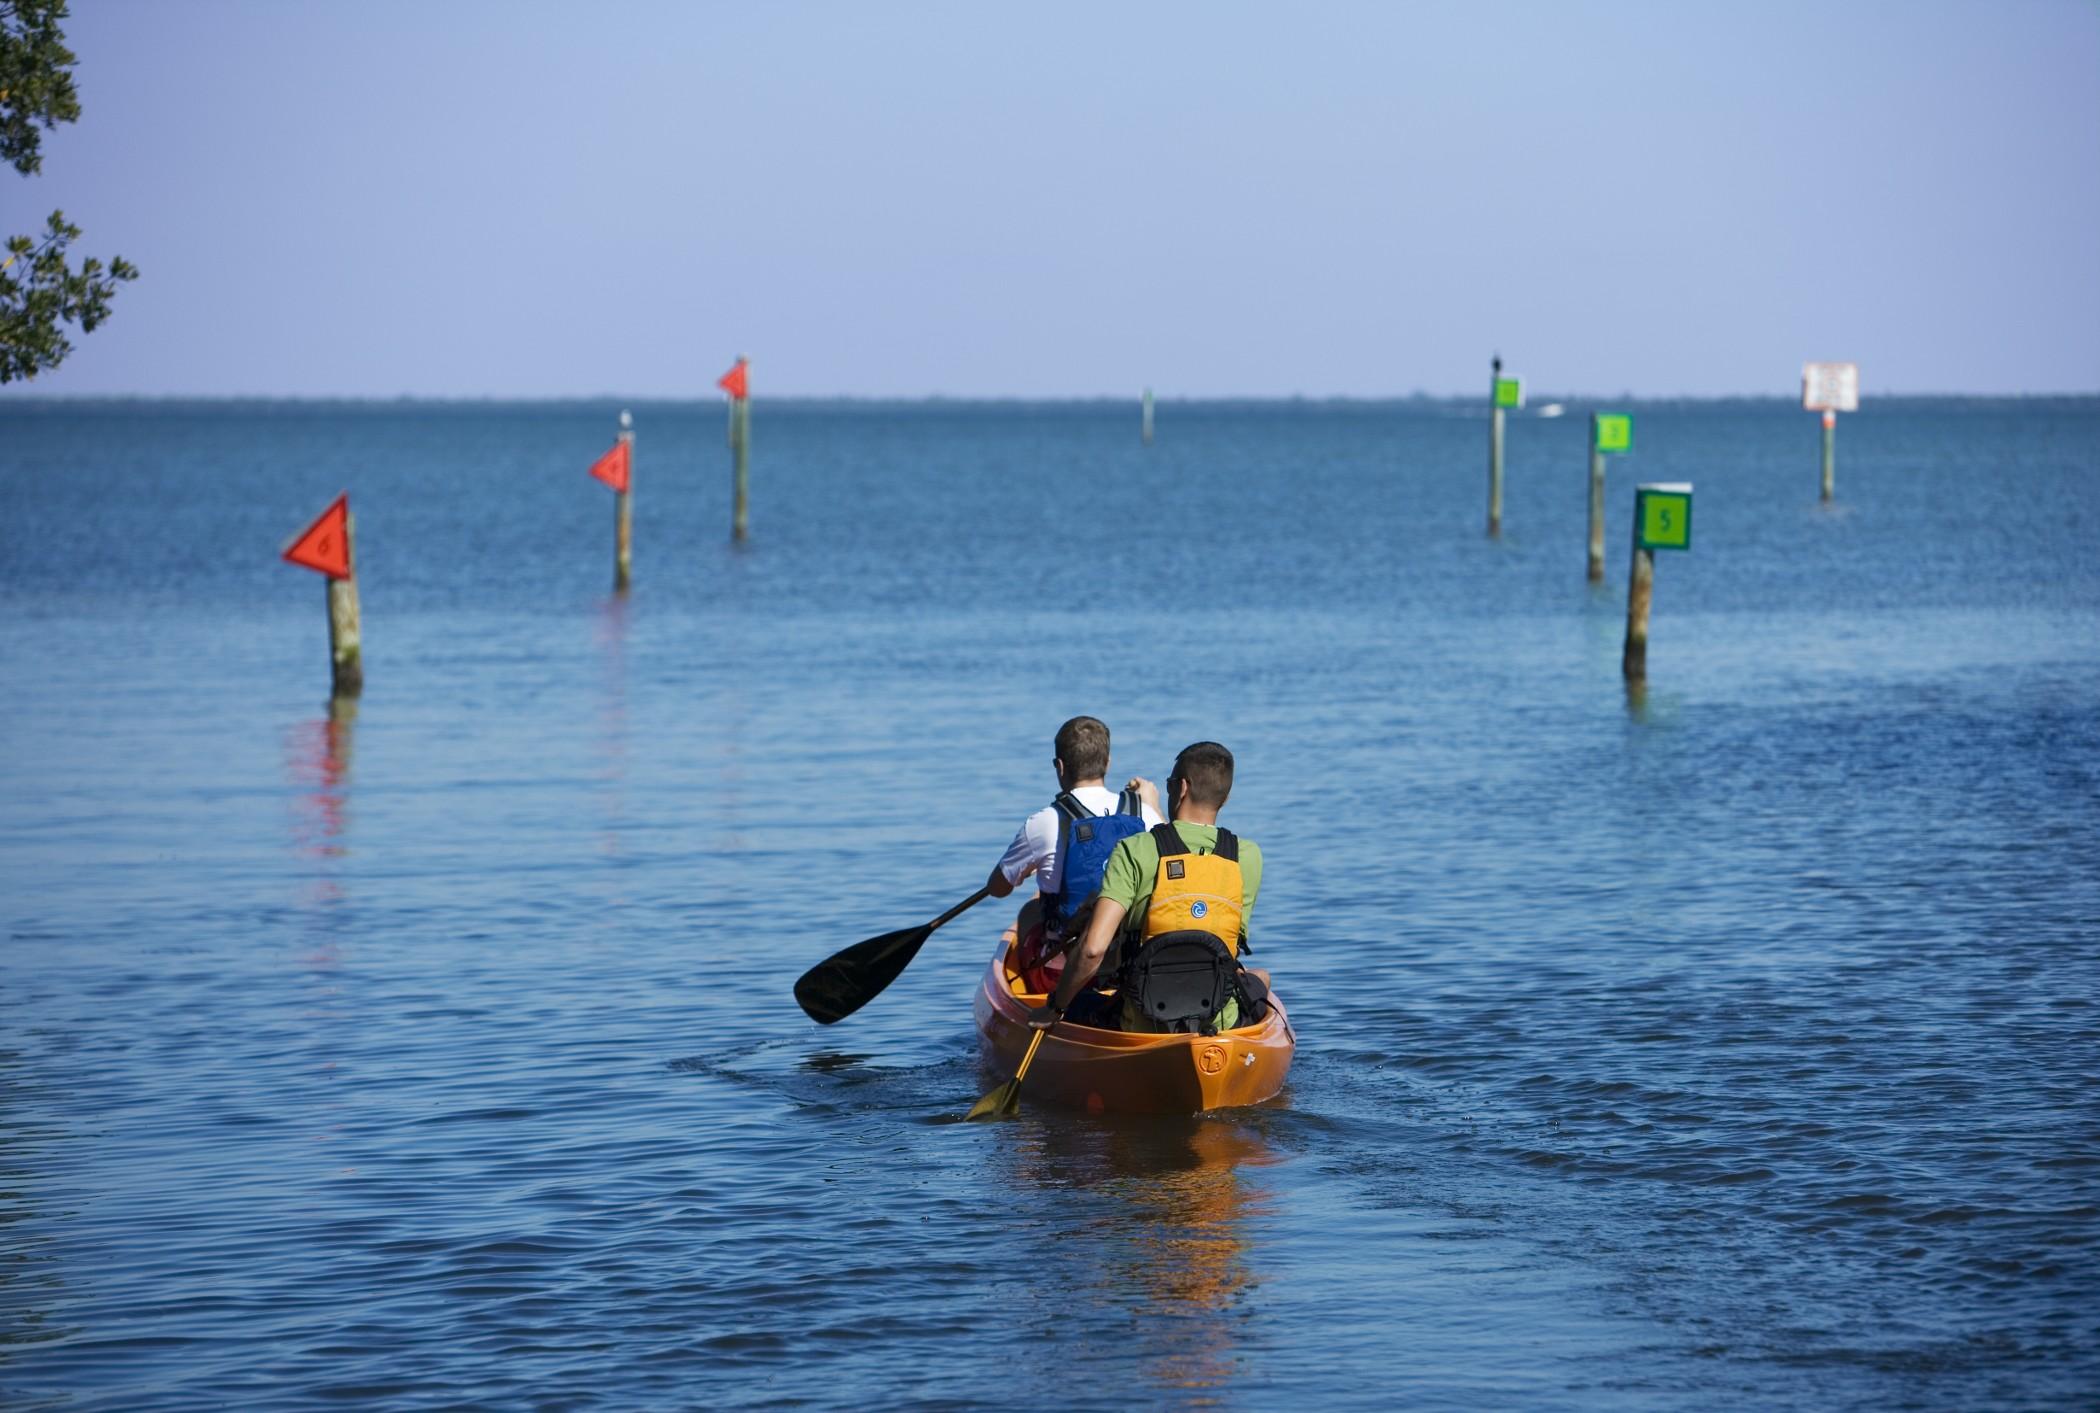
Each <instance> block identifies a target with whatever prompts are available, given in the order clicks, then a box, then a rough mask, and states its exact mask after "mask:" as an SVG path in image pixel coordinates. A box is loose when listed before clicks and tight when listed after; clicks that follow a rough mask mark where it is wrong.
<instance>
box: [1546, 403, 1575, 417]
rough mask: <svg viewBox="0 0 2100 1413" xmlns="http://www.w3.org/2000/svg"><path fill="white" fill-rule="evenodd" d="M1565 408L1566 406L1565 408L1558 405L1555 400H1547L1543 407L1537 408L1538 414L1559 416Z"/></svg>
mask: <svg viewBox="0 0 2100 1413" xmlns="http://www.w3.org/2000/svg"><path fill="white" fill-rule="evenodd" d="M1567 410H1568V409H1567V408H1565V407H1563V406H1561V405H1560V404H1559V403H1557V402H1549V403H1547V404H1546V405H1545V406H1544V407H1541V408H1540V409H1539V416H1541V417H1558V416H1560V415H1561V413H1563V412H1566V411H1567Z"/></svg>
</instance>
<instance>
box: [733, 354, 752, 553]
mask: <svg viewBox="0 0 2100 1413" xmlns="http://www.w3.org/2000/svg"><path fill="white" fill-rule="evenodd" d="M749 362H750V360H749V359H747V358H744V357H741V356H739V357H738V359H737V363H738V365H739V366H744V365H748V364H749ZM731 401H732V402H733V403H734V404H735V410H734V412H733V414H732V415H733V416H734V418H735V427H736V432H735V436H734V438H733V441H734V443H735V447H736V515H735V523H734V526H733V528H732V529H731V531H730V534H731V536H732V538H734V539H735V540H737V541H738V542H739V543H741V542H743V541H744V540H746V539H748V538H749V537H750V534H751V395H750V394H749V393H746V394H744V396H742V397H738V398H733V399H731Z"/></svg>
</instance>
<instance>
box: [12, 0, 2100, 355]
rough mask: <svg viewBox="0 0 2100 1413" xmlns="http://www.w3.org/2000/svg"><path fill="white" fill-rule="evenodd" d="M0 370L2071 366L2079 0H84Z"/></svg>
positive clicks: (2085, 25)
mask: <svg viewBox="0 0 2100 1413" xmlns="http://www.w3.org/2000/svg"><path fill="white" fill-rule="evenodd" d="M67 32H68V36H69V40H70V42H71V43H72V45H73V47H74V49H75V51H76V52H77V54H78V55H79V58H80V65H79V69H78V71H77V79H78V83H79V87H80V95H81V102H82V106H83V109H84V115H83V117H82V120H81V121H80V122H79V123H78V124H75V125H73V126H71V127H68V128H62V129H60V130H58V131H56V132H54V133H52V134H50V135H49V136H48V137H47V139H46V147H45V153H46V158H45V171H44V174H43V175H42V176H39V177H36V178H17V177H14V176H13V175H12V173H6V174H0V191H4V203H5V204H4V206H0V211H4V224H5V226H6V228H7V229H9V230H27V229H30V228H32V227H34V226H37V225H40V224H41V221H42V217H43V216H44V215H45V214H47V213H48V212H49V210H50V209H51V208H52V207H54V206H61V207H64V208H65V210H66V212H67V214H68V216H69V217H71V218H72V219H73V220H75V221H76V222H78V223H79V224H80V225H82V226H83V227H85V228H86V230H87V236H86V238H85V240H84V241H83V243H82V248H83V249H84V250H85V251H87V252H89V253H99V254H104V255H107V254H109V253H112V252H114V253H117V254H121V255H124V256H126V257H127V258H129V259H131V260H132V261H134V262H135V263H137V264H138V265H139V266H140V267H141V268H142V269H143V271H144V274H143V276H142V278H141V279H140V280H139V281H138V283H137V284H135V285H132V286H130V287H128V288H126V289H125V290H124V291H123V292H122V294H121V296H120V298H119V299H118V302H117V305H116V312H115V314H114V317H113V318H112V319H111V321H110V322H109V323H108V324H107V325H106V326H104V327H103V328H102V329H100V330H98V331H97V332H96V333H95V334H93V335H91V336H88V337H86V338H78V339H76V341H75V342H76V351H75V353H74V355H73V357H72V359H71V360H70V361H69V362H68V363H67V364H66V365H65V366H64V367H63V368H61V369H60V370H58V371H57V372H55V373H52V374H49V375H46V376H45V377H43V378H40V379H38V380H37V381H35V382H34V383H31V384H28V385H26V386H25V385H20V384H17V385H13V386H12V387H11V388H10V389H9V390H8V393H9V395H19V394H21V393H22V392H24V391H27V392H29V393H32V394H53V393H139V394H179V395H214V394H226V395H289V396H375V397H391V396H397V395H401V394H410V395H417V396H431V397H442V396H469V397H480V396H498V397H541V396H565V395H594V394H600V393H609V394H613V395H617V396H626V397H650V396H695V395H704V394H706V393H707V392H708V391H709V389H710V388H711V386H712V383H713V380H714V378H715V376H716V375H717V374H719V373H720V372H721V371H722V369H723V368H725V367H726V366H728V364H729V363H730V361H731V360H732V358H733V357H734V356H735V355H736V354H737V353H738V352H740V351H748V352H749V353H750V354H751V355H752V358H753V368H754V375H753V385H754V391H755V392H756V393H757V394H758V395H759V396H761V397H763V396H764V395H766V394H768V393H771V394H779V395H788V394H793V395H829V394H847V395H860V396H919V395H927V394H944V395H950V396H1004V395H1015V396H1043V397H1065V396H1093V395H1104V394H1105V395H1117V396H1128V395H1134V394H1135V391H1136V390H1137V389H1138V388H1141V387H1143V386H1146V385H1150V386H1152V387H1154V388H1155V389H1157V390H1158V391H1159V393H1160V395H1161V396H1163V397H1183V396H1248V395H1253V396H1261V395H1273V396H1289V395H1295V394H1304V395H1308V396H1370V397H1375V396H1392V395H1401V394H1406V393H1409V392H1414V391H1426V392H1431V393H1454V392H1462V391H1463V392H1472V391H1476V390H1478V389H1480V388H1481V387H1482V386H1483V385H1484V381H1485V377H1486V362H1487V359H1488V356H1489V354H1490V352H1491V351H1493V350H1496V349H1500V350H1501V351H1502V352H1503V354H1504V356H1505V357H1506V358H1507V359H1508V362H1509V365H1510V367H1511V368H1512V369H1513V370H1515V371H1518V372H1521V373H1523V374H1525V375H1526V377H1527V378H1528V379H1529V380H1530V382H1531V385H1532V386H1533V387H1534V388H1535V389H1538V390H1558V391H1572V392H1577V393H1583V392H1589V393H1599V394H1609V395H1617V394H1620V393H1630V394H1634V395H1653V396H1667V395H1679V394H1691V395H1721V394H1737V393H1771V394H1776V395H1787V394H1790V393H1792V392H1793V391H1794V390H1795V388H1796V384H1797V380H1798V377H1799V369H1800V364H1801V362H1802V360H1803V359H1806V358H1818V359H1855V360H1857V361H1858V362H1859V363H1860V364H1861V366H1862V383H1863V387H1864V390H1865V394H1866V395H1867V396H1869V397H1871V396H1873V395H1874V394H1875V393H1877V392H1883V393H1886V392H1941V391H1964V392H1992V393H2000V392H2002V393H2014V392H2054V391H2078V392H2091V391H2100V235H2096V232H2100V6H2095V5H2094V4H2091V3H2085V0H2004V3H1999V4H1988V5H1987V4H1983V3H1980V0H1976V2H1974V3H1930V2H1929V0H1922V2H1921V0H1912V3H1901V4H1838V3H1827V4H1790V3H1761V4H1757V5H1726V6H1724V5H1718V4H1687V3H1678V4H1660V3H1657V4H1649V3H1623V4H1589V3H1567V4H1543V3H1541V4H1532V3H1501V4H1495V5H1484V4H1464V5H1461V4H1424V5H1404V4H1397V3H1396V4H1328V5H1311V6H1308V7H1303V8H1300V7H1288V6H1279V5H1275V4H1262V5H1256V4H1229V3H1227V4H1157V5H1140V6H1123V5H1105V4H1104V5H1094V4H1073V3H1065V4H1059V5H1056V6H1039V7H1025V8H1024V7H1019V6H999V5H985V4H894V5H888V4H886V5H866V4H845V3H839V4H805V3H793V0H789V2H788V3H766V4H752V3H747V4H740V5H706V4H641V3H625V4H623V3H607V4H604V5H592V6H578V5H574V4H561V5H555V4H542V3H535V2H534V0H506V3H477V2H476V0H447V2H446V3H442V4H411V3H393V0H359V3H347V0H346V3H340V4H328V5H323V4H320V3H306V4H285V3H273V2H272V0H249V3H226V0H185V3H181V4H169V3H148V0H75V13H74V15H73V17H72V19H71V21H70V22H69V24H68V29H67Z"/></svg>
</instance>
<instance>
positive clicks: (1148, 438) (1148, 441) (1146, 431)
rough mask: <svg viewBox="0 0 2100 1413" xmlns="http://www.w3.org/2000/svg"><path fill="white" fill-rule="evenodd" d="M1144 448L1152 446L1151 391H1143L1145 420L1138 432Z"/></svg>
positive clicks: (1148, 389)
mask: <svg viewBox="0 0 2100 1413" xmlns="http://www.w3.org/2000/svg"><path fill="white" fill-rule="evenodd" d="M1140 436H1141V437H1142V438H1143V440H1144V443H1145V445H1146V446H1151V445H1152V389H1150V388H1146V389H1145V418H1144V426H1143V429H1142V430H1141V432H1140Z"/></svg>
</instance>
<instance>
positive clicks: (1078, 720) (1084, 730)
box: [1057, 716, 1108, 780]
mask: <svg viewBox="0 0 2100 1413" xmlns="http://www.w3.org/2000/svg"><path fill="white" fill-rule="evenodd" d="M1057 758H1058V759H1059V760H1061V761H1063V762H1064V763H1065V774H1066V775H1067V776H1069V777H1070V778H1071V779H1073V780H1091V779H1093V778H1094V777H1095V776H1097V775H1100V774H1103V773H1104V772H1106V771H1107V769H1108V728H1107V727H1106V726H1103V725H1102V724H1101V723H1100V722H1098V721H1096V720H1095V719H1094V718H1093V717H1091V716H1075V717H1073V718H1072V719H1071V720H1070V721H1067V722H1066V723H1065V724H1064V725H1062V726H1060V727H1058V728H1057Z"/></svg>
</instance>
